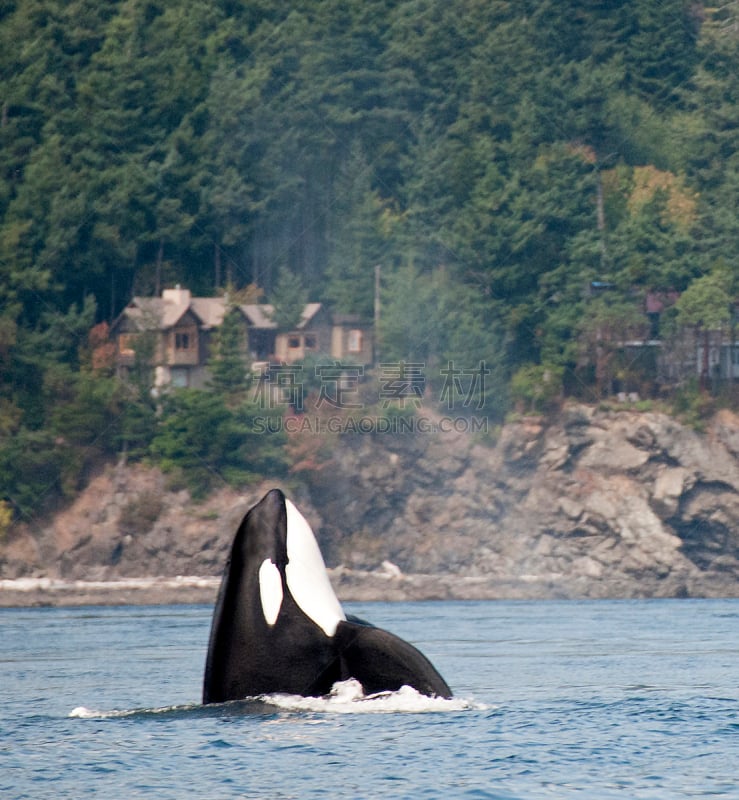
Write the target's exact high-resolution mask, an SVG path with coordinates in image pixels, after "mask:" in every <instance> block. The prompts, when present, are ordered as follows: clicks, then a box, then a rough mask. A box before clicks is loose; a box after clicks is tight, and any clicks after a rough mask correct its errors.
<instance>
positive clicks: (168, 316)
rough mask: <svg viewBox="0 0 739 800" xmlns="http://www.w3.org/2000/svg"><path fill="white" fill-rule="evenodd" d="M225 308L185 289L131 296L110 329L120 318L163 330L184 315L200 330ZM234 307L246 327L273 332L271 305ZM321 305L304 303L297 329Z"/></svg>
mask: <svg viewBox="0 0 739 800" xmlns="http://www.w3.org/2000/svg"><path fill="white" fill-rule="evenodd" d="M228 307H229V305H228V302H227V300H226V298H224V297H191V296H190V292H189V291H187V290H186V289H180V288H179V287H178V288H177V289H165V291H164V292H163V294H162V297H134V298H133V300H131V302H130V303H129V304H128V305H127V306H126V308H124V309H123V311H122V312H121V314H120V316H119V317H118V319H117V320H116V321H115V322H114V323H113V327H114V328H116V327H118V324H119V321H120V320H122V319H124V318H125V319H127V320H129V321H130V322H131V323H132V324H133V325H134V326H135V327H136V328H137V329H138V330H140V331H153V330H160V331H166V330H169V329H171V328H173V327H174V326H175V325H177V324H178V323H179V322H180V321H181V320H182V318H183V317H184V316H185V314H187V313H188V312H189V313H191V314H193V315H194V316H195V318H196V319H197V321H198V322H199V323H200V325H201V326H202V327H203V328H204V329H209V328H217V327H218V326H219V325H220V324H221V323H222V322H223V317H224V315H225V314H226V311H227V309H228ZM237 308H238V309H239V310H240V311H241V313H242V314H243V315H244V318H245V319H246V321H247V323H248V325H249V326H250V327H252V328H258V329H262V330H275V329H276V328H277V324H276V323H275V321H274V320H273V319H272V313H273V311H274V306H272V305H269V304H268V303H263V304H256V303H247V304H243V305H240V306H237ZM321 308H322V305H321V303H307V304H306V306H305V308H304V309H303V313H302V314H301V317H300V322H298V325H297V328H298V329H303V328H305V327H306V326H307V325H308V324H309V323H310V322H311V321H312V320H313V319H314V317H315V316H316V315H317V314H318V312H319V311H320V310H321Z"/></svg>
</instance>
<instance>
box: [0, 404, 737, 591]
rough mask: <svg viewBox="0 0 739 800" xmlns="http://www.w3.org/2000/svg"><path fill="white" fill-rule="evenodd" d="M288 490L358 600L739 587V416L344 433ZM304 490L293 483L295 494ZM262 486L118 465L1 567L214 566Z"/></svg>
mask: <svg viewBox="0 0 739 800" xmlns="http://www.w3.org/2000/svg"><path fill="white" fill-rule="evenodd" d="M301 478H302V481H303V482H302V484H298V483H296V482H295V480H293V481H292V482H291V485H290V486H288V487H283V488H285V489H286V491H287V492H288V493H289V494H290V495H291V496H293V497H294V498H295V499H296V501H297V502H298V504H299V505H300V506H301V508H302V509H303V511H304V512H305V513H306V516H307V517H308V519H309V521H310V522H311V523H312V524H313V526H314V529H315V530H316V532H317V534H318V536H319V539H320V541H321V546H322V549H323V551H324V554H325V556H326V560H327V563H328V564H329V565H330V566H332V567H333V568H334V569H333V571H332V572H333V580H334V583H335V585H336V586H337V591H339V593H340V595H342V596H343V597H345V598H351V597H355V598H358V599H372V598H378V599H380V598H385V599H400V598H403V597H411V598H427V597H467V598H478V597H479V598H485V597H515V598H518V597H533V598H537V597H565V598H566V597H593V598H596V597H671V596H736V595H739V591H738V589H739V581H738V579H739V417H737V416H736V415H733V414H730V413H728V412H722V413H721V414H719V415H718V416H717V417H716V419H715V420H714V421H713V423H712V424H711V426H710V427H709V429H708V431H707V433H705V434H698V433H696V432H694V431H692V430H690V429H687V428H685V427H683V426H681V425H680V424H678V423H677V422H675V420H673V419H671V418H669V417H667V416H665V415H663V414H659V413H637V412H634V411H628V410H623V411H618V412H614V411H601V410H597V409H594V408H592V407H588V406H579V405H573V406H570V407H568V408H566V409H565V410H563V412H562V413H561V415H560V417H559V418H558V419H556V420H549V421H546V422H545V421H544V420H542V419H538V418H524V419H522V420H520V421H517V422H514V423H510V424H508V425H506V426H505V427H504V428H503V429H502V430H501V432H500V435H499V436H498V439H497V441H496V442H494V443H493V442H489V443H482V442H480V441H479V437H475V436H469V435H466V434H461V433H442V432H438V433H419V434H416V435H414V436H411V435H398V436H391V435H383V434H376V435H360V434H346V435H344V436H343V437H342V438H341V439H340V440H339V441H338V443H337V444H336V446H335V449H334V451H333V452H332V454H331V460H330V462H329V463H328V464H326V465H324V468H322V469H320V470H317V471H315V472H312V473H310V474H308V475H305V474H303V473H301ZM296 487H297V488H296ZM267 488H268V486H267V485H261V486H255V487H250V488H249V489H248V490H247V491H245V492H242V493H237V492H235V491H233V490H230V489H223V490H221V491H220V492H218V493H216V494H215V495H213V496H212V497H210V498H209V499H208V500H207V501H206V502H205V503H203V504H199V505H197V504H194V503H192V502H191V501H190V498H189V497H188V495H187V493H186V492H178V493H173V492H168V491H166V489H165V483H164V479H163V477H162V476H161V475H160V474H159V473H158V472H156V471H152V470H147V469H144V468H143V467H140V466H137V467H115V468H114V467H111V468H109V469H107V470H106V471H105V472H104V473H103V474H101V475H99V476H98V477H97V478H96V479H95V480H94V481H92V483H91V484H90V486H89V487H88V488H87V490H86V491H85V492H84V493H83V494H82V495H80V497H79V498H78V499H77V501H76V502H75V503H74V504H73V505H72V506H71V507H70V508H68V509H66V510H65V511H63V512H61V513H60V514H58V515H57V516H56V517H55V518H54V519H53V520H52V521H51V522H50V523H48V524H45V525H42V526H41V525H39V526H36V527H29V528H27V529H26V530H25V531H24V530H21V531H19V532H16V533H15V534H14V535H13V536H11V537H10V538H9V539H8V540H7V541H6V542H4V543H3V544H2V546H0V577H3V578H13V577H18V576H25V575H48V576H50V577H60V578H67V579H88V580H90V579H94V580H100V579H112V578H121V577H132V576H136V577H139V576H145V575H169V576H173V575H217V574H219V572H220V570H221V569H222V566H223V563H224V561H225V558H226V552H227V549H228V547H229V545H230V542H231V538H232V536H233V533H234V531H235V529H236V526H237V525H238V523H239V521H240V519H241V517H242V515H243V513H244V512H245V510H246V509H247V508H248V507H249V506H250V505H251V504H252V503H253V502H255V501H256V500H257V499H258V498H259V497H260V496H261V494H262V493H263V492H264V491H266V489H267Z"/></svg>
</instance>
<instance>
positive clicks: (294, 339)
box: [287, 336, 300, 350]
mask: <svg viewBox="0 0 739 800" xmlns="http://www.w3.org/2000/svg"><path fill="white" fill-rule="evenodd" d="M287 346H288V347H289V348H290V349H291V350H298V349H299V348H300V337H299V336H288V339H287Z"/></svg>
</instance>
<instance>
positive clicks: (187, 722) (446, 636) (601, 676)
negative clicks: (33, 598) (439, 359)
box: [0, 600, 739, 800]
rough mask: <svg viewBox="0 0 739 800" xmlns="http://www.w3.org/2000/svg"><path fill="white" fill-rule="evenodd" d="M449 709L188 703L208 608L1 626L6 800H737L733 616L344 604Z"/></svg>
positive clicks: (737, 661) (577, 605) (585, 605)
mask: <svg viewBox="0 0 739 800" xmlns="http://www.w3.org/2000/svg"><path fill="white" fill-rule="evenodd" d="M346 608H347V610H348V611H350V612H351V613H354V614H357V615H359V616H361V617H365V618H367V619H369V620H371V621H372V622H373V623H375V624H376V625H380V626H382V627H385V628H387V629H389V630H391V631H393V632H394V633H397V634H398V635H400V636H402V637H403V638H405V639H407V640H408V641H411V642H413V643H414V644H415V645H416V646H418V647H419V648H420V649H421V650H422V651H423V652H424V653H426V655H428V656H429V658H430V659H431V660H432V661H433V662H434V664H435V665H436V666H437V668H438V669H439V671H440V672H441V673H442V674H443V675H444V677H445V678H446V679H447V681H448V682H449V684H450V685H451V686H452V688H453V689H454V691H455V695H457V696H458V697H459V698H463V699H466V700H468V701H469V702H468V703H464V704H462V705H461V706H460V705H459V704H456V705H454V704H449V706H446V707H442V708H441V709H439V707H434V708H429V709H424V708H422V707H421V708H417V709H415V710H413V711H403V710H396V711H391V712H388V713H363V707H362V706H361V704H358V705H357V706H356V711H357V713H335V712H333V711H331V710H330V709H325V710H290V709H284V708H277V707H274V706H270V705H265V704H254V703H252V704H234V705H228V706H223V707H216V708H213V707H210V708H203V707H201V706H199V698H200V684H201V679H202V669H203V662H204V659H205V650H206V646H207V640H208V632H209V626H210V616H211V609H210V608H208V607H204V606H166V607H123V608H77V609H71V608H62V609H10V610H8V609H6V610H0V797H2V798H13V799H15V800H19V799H20V798H33V799H34V800H39V799H41V798H85V797H105V798H137V797H141V798H143V797H146V798H172V799H173V800H175V799H176V800H181V799H182V798H190V797H193V798H195V797H197V798H202V799H203V800H209V799H210V798H250V799H251V798H265V800H266V799H267V798H269V799H270V800H274V799H276V800H280V799H282V798H296V799H299V800H303V798H322V800H323V799H325V798H437V797H438V798H501V799H502V798H506V799H508V798H521V800H524V799H526V800H531V799H534V800H536V798H570V797H572V798H589V799H591V798H592V799H593V800H608V798H616V797H617V798H655V799H657V798H660V799H661V798H664V799H665V800H667V799H668V798H669V799H670V800H673V799H674V798H686V797H722V798H739V601H737V600H669V601H643V600H642V601H621V602H611V601H593V602H448V603H446V602H445V603H442V602H434V603H393V604H390V603H363V604H346Z"/></svg>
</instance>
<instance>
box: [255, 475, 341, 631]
mask: <svg viewBox="0 0 739 800" xmlns="http://www.w3.org/2000/svg"><path fill="white" fill-rule="evenodd" d="M244 525H245V527H246V530H245V535H244V537H243V541H244V543H245V546H246V547H247V548H248V549H249V551H250V555H251V558H250V559H249V560H250V561H251V563H252V564H254V566H256V567H257V568H258V581H259V597H260V601H261V605H262V612H263V614H264V619H265V621H266V623H267V625H268V626H269V627H273V626H274V625H275V624H276V623H277V620H278V619H279V616H280V611H281V610H282V606H283V602H284V598H285V595H286V594H288V593H289V595H290V596H291V597H292V599H293V600H294V601H295V603H296V604H297V606H298V608H300V610H301V611H302V612H303V613H304V614H305V615H306V616H307V617H308V618H309V619H310V620H311V621H312V622H313V623H315V624H316V625H317V626H318V627H319V628H321V630H322V631H323V632H324V633H325V634H326V635H327V636H333V635H334V633H335V632H336V627H337V626H338V624H339V622H341V621H343V620H346V616H345V614H344V611H343V609H342V608H341V604H340V603H339V600H338V598H337V597H336V595H335V594H334V590H333V588H332V587H331V583H330V581H329V578H328V574H327V572H326V565H325V563H324V561H323V556H322V555H321V550H320V548H319V547H318V542H317V541H316V538H315V536H314V534H313V531H312V530H311V527H310V525H309V524H308V521H307V520H306V519H305V517H304V516H303V515H302V514H301V513H300V511H298V509H297V508H296V507H295V505H294V504H293V503H292V502H291V501H290V500H288V499H287V498H286V497H285V495H284V494H283V493H282V492H281V491H280V490H279V489H272V490H271V491H270V492H268V493H267V494H266V495H265V496H264V498H262V500H261V501H260V502H259V503H258V504H257V505H256V506H254V508H252V509H251V511H250V512H249V513H248V514H247V516H246V519H245V520H244Z"/></svg>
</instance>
